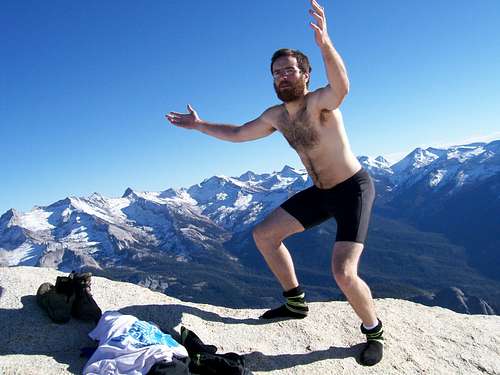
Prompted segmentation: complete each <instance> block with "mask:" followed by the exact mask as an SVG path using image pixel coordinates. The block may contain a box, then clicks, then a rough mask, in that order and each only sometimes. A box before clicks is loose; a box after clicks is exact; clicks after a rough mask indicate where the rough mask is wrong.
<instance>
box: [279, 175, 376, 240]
mask: <svg viewBox="0 0 500 375" xmlns="http://www.w3.org/2000/svg"><path fill="white" fill-rule="evenodd" d="M374 199H375V187H374V185H373V181H372V179H371V178H370V175H369V174H368V172H366V171H365V170H364V169H361V170H360V171H359V172H357V173H356V174H355V175H354V176H352V177H350V178H348V179H347V180H345V181H343V182H341V183H340V184H338V185H335V186H334V187H332V188H330V189H320V188H318V187H316V186H314V185H313V186H311V187H310V188H307V189H305V190H303V191H301V192H299V193H297V194H295V195H294V196H292V197H290V198H289V199H288V200H287V201H286V202H284V203H283V204H282V205H281V208H283V209H284V210H285V211H286V212H288V213H289V214H290V215H292V216H293V217H294V218H296V219H297V220H298V221H299V222H300V223H301V224H302V226H303V227H304V228H305V229H308V228H311V227H313V226H315V225H318V224H320V223H322V222H324V221H325V220H328V219H330V218H332V217H334V218H335V220H336V221H337V238H336V241H350V242H358V243H364V242H365V239H366V234H367V232H368V223H369V221H370V214H371V210H372V205H373V200H374Z"/></svg>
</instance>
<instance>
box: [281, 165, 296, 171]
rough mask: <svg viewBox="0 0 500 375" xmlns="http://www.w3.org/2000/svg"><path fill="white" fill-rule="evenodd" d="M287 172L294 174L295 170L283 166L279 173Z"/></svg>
mask: <svg viewBox="0 0 500 375" xmlns="http://www.w3.org/2000/svg"><path fill="white" fill-rule="evenodd" d="M288 171H293V172H295V168H293V167H290V166H289V165H285V166H284V167H283V169H282V170H281V172H288Z"/></svg>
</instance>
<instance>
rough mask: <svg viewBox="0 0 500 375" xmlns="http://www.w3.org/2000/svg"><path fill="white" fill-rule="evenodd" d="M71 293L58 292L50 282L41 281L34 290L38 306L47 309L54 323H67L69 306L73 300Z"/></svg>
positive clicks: (69, 312)
mask: <svg viewBox="0 0 500 375" xmlns="http://www.w3.org/2000/svg"><path fill="white" fill-rule="evenodd" d="M74 299H75V298H74V296H73V294H71V295H70V296H68V295H67V294H63V293H58V292H57V291H56V287H55V286H54V285H52V284H51V283H43V284H42V285H40V286H39V287H38V290H37V292H36V302H37V304H38V306H40V307H41V308H42V309H44V310H45V311H47V313H48V315H49V317H50V319H52V321H53V322H55V323H59V324H61V323H67V322H68V321H69V320H70V318H71V306H72V304H73V301H74Z"/></svg>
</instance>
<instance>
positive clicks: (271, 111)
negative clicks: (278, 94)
mask: <svg viewBox="0 0 500 375" xmlns="http://www.w3.org/2000/svg"><path fill="white" fill-rule="evenodd" d="M282 113H283V105H281V104H277V105H274V106H272V107H269V108H268V109H266V110H265V111H264V112H263V113H262V115H261V118H262V119H263V120H264V121H266V122H268V123H270V124H272V126H273V127H274V128H276V126H277V124H278V123H279V119H280V116H281V115H282Z"/></svg>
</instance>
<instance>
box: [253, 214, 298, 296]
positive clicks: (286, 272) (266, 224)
mask: <svg viewBox="0 0 500 375" xmlns="http://www.w3.org/2000/svg"><path fill="white" fill-rule="evenodd" d="M303 230H304V227H303V226H302V225H301V224H300V222H299V221H297V219H295V218H294V217H293V216H292V215H290V214H289V213H287V212H286V211H285V210H283V209H282V208H280V207H278V208H277V209H276V210H274V211H273V212H272V213H271V214H270V215H269V216H268V217H267V218H266V219H265V220H263V221H262V222H261V223H260V224H258V225H257V226H256V227H255V229H254V231H253V237H254V240H255V244H256V245H257V248H258V249H259V250H260V252H261V254H262V256H263V257H264V259H265V261H266V263H267V265H268V266H269V268H270V269H271V271H272V272H273V273H274V276H276V278H277V279H278V281H279V282H280V284H281V287H282V288H283V290H284V291H287V290H290V289H293V288H296V287H297V286H298V285H299V282H298V280H297V276H296V274H295V268H294V265H293V260H292V257H291V255H290V252H289V251H288V249H287V248H286V246H285V245H284V244H283V242H282V241H283V240H284V239H285V238H286V237H288V236H290V235H292V234H294V233H298V232H302V231H303Z"/></svg>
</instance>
